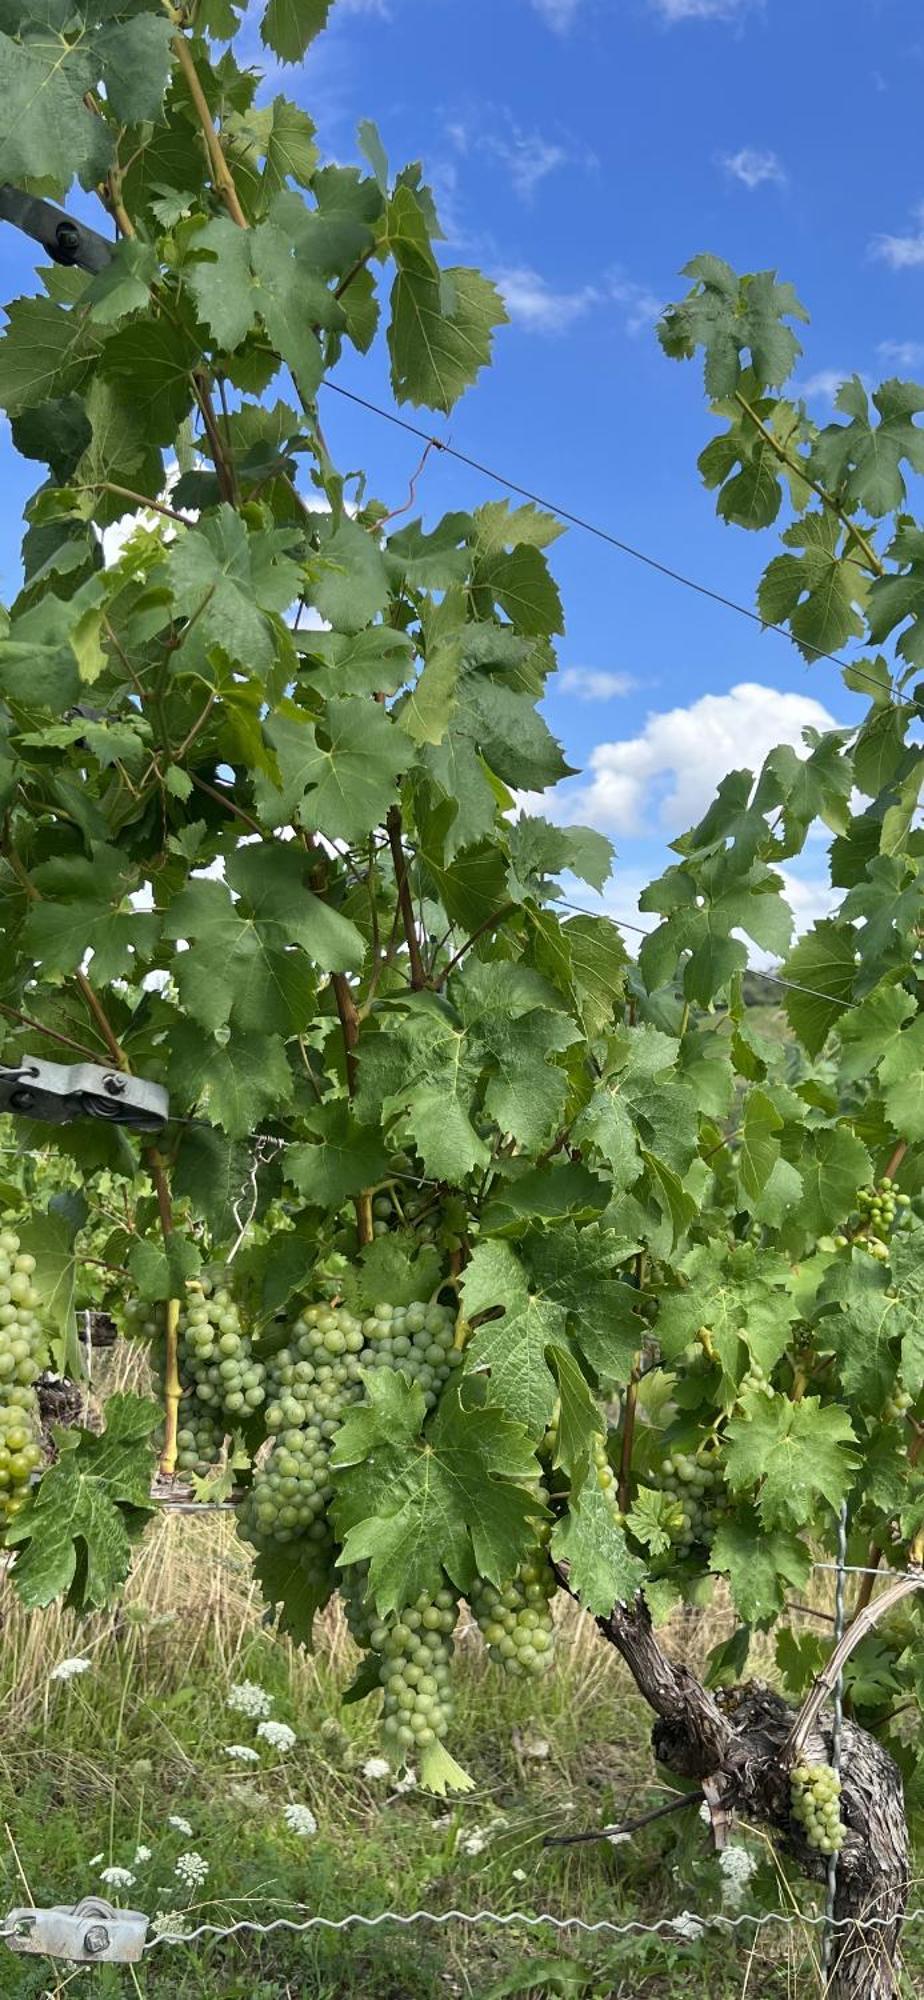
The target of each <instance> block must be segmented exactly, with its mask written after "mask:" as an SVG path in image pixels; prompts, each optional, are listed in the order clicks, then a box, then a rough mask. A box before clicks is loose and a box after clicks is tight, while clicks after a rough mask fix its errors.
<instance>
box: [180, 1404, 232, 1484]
mask: <svg viewBox="0 0 924 2000" xmlns="http://www.w3.org/2000/svg"><path fill="white" fill-rule="evenodd" d="M224 1445H225V1427H224V1423H223V1422H222V1420H221V1418H219V1417H214V1416H213V1415H212V1414H211V1412H210V1411H209V1410H207V1409H205V1408H204V1407H203V1405H202V1404H201V1403H198V1402H197V1401H196V1398H195V1396H194V1395H188V1394H187V1395H185V1396H181V1398H180V1407H179V1412H178V1415H177V1434H176V1464H177V1471H178V1472H194V1473H195V1474H196V1476H197V1477H198V1478H199V1479H205V1478H206V1477H207V1475H208V1473H210V1472H211V1471H213V1470H214V1467H215V1466H216V1465H219V1464H220V1463H221V1455H222V1452H223V1451H224Z"/></svg>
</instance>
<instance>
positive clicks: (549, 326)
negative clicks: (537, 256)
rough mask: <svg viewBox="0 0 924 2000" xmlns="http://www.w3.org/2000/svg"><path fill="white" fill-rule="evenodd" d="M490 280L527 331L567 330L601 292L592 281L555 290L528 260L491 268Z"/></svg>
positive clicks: (514, 316) (564, 331) (559, 331)
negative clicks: (503, 268)
mask: <svg viewBox="0 0 924 2000" xmlns="http://www.w3.org/2000/svg"><path fill="white" fill-rule="evenodd" d="M494 281H495V284H496V285H497V286H498V287H499V289H500V291H501V293H502V294H503V299H504V304H505V305H506V307H507V311H508V312H509V314H510V317H511V319H512V320H513V322H514V324H515V325H517V326H521V327H523V328H525V330H526V332H527V333H567V331H568V329H569V327H572V326H573V325H574V323H575V321H576V320H579V319H583V318H584V315H585V313H588V312H589V311H590V308H591V306H594V305H598V304H599V302H600V296H601V295H600V293H599V292H598V290H597V288H596V286H595V285H582V286H581V287H580V288H579V289H578V290H577V291H573V292H568V291H563V292H557V291H555V290H554V288H553V287H552V286H551V285H550V284H549V283H548V281H547V280H546V279H545V278H543V277H542V275H541V273H540V272H539V271H534V270H532V269H531V268H530V266H529V265H528V264H515V265H512V266H511V267H510V268H509V269H507V270H502V271H495V272H494Z"/></svg>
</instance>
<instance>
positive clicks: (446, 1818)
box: [430, 1812, 452, 1833]
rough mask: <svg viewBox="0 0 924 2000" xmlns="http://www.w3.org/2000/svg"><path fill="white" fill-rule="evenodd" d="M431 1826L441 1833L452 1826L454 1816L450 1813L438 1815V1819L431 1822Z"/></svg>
mask: <svg viewBox="0 0 924 2000" xmlns="http://www.w3.org/2000/svg"><path fill="white" fill-rule="evenodd" d="M430 1825H431V1826H432V1827H435V1828H436V1830H437V1832H438V1833H441V1832H442V1830H443V1828H444V1827H447V1826H451V1825H452V1814H451V1812H450V1813H437V1816H436V1818H435V1819H433V1820H431V1821H430Z"/></svg>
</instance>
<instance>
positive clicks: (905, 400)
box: [811, 375, 924, 515]
mask: <svg viewBox="0 0 924 2000" xmlns="http://www.w3.org/2000/svg"><path fill="white" fill-rule="evenodd" d="M872 402H873V407H874V408H875V410H876V412H877V415H878V416H879V419H880V421H879V423H878V424H875V425H873V424H871V423H870V420H869V405H870V399H869V397H868V395H867V392H866V390H865V388H864V386H863V383H862V382H861V380H860V377H859V375H852V376H851V377H850V379H849V381H847V382H842V384H841V387H840V388H839V390H838V392H837V395H836V396H835V399H834V407H835V409H836V410H839V411H841V412H842V413H843V414H844V415H845V416H847V417H849V418H850V422H849V423H846V424H836V423H832V424H827V425H826V426H825V428H824V430H822V431H820V432H819V434H818V436H817V438H816V439H815V443H814V446H813V448H812V460H811V463H812V470H813V473H814V475H815V477H816V478H817V479H819V480H820V481H821V483H822V484H823V485H825V486H827V487H828V488H829V489H830V490H831V491H836V492H837V493H838V494H839V495H840V494H842V495H843V497H844V499H845V500H846V502H847V503H848V505H850V504H851V503H852V504H853V505H854V506H857V507H864V508H865V509H866V512H867V513H868V514H873V515H882V514H891V513H894V512H895V510H896V509H897V508H899V507H901V506H902V505H903V503H904V500H905V494H906V488H905V481H904V478H903V477H902V473H901V466H902V464H903V463H905V464H907V465H909V466H910V467H911V469H912V471H913V472H924V431H922V430H921V429H920V428H919V426H918V425H917V424H916V423H915V422H914V418H915V417H916V416H918V415H919V414H920V412H921V411H922V410H924V389H922V388H920V387H919V386H918V384H917V383H916V382H898V381H895V380H893V381H890V382H883V384H882V386H881V388H879V389H874V390H873V395H872Z"/></svg>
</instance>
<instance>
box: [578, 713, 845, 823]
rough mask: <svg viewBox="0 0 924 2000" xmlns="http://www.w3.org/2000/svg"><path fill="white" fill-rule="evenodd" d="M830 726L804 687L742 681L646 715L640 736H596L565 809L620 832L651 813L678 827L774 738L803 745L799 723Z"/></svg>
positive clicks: (760, 756) (756, 762)
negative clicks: (794, 690) (581, 780)
mask: <svg viewBox="0 0 924 2000" xmlns="http://www.w3.org/2000/svg"><path fill="white" fill-rule="evenodd" d="M836 726H837V725H836V724H835V722H834V718H833V717H832V716H831V715H829V714H828V711H827V709H825V708H823V707H822V705H821V702H818V701H814V700H812V698H811V697H810V696H808V695H802V694H781V693H779V692H778V691H777V690H776V689H775V688H769V687H763V686H761V685H760V683H759V682H755V681H742V682H740V683H739V685H738V686H737V687H733V688H732V689H731V690H730V691H729V693H728V694H722V695H714V694H706V695H701V696H700V698H699V699H698V700H697V701H694V702H691V703H690V706H689V707H688V708H673V709H668V710H667V711H665V712H661V713H655V714H653V715H649V717H648V719H647V721H646V723H645V726H644V729H643V730H642V731H641V732H640V734H639V735H638V736H631V737H626V738H625V739H623V741H621V742H615V743H598V745H597V747H596V749H595V750H594V751H593V752H592V754H591V757H590V760H589V779H588V782H587V783H585V784H584V785H582V786H581V787H580V789H579V790H578V792H577V793H576V794H575V793H572V794H571V797H570V798H569V800H568V814H569V817H570V818H574V819H582V820H586V821H588V822H589V823H590V824H591V825H594V826H598V827H601V828H603V829H604V830H605V831H607V832H617V833H623V834H638V833H639V832H640V831H641V830H642V829H643V828H644V827H646V826H648V827H650V826H651V824H652V821H653V820H656V821H657V822H658V823H659V824H660V825H661V827H663V828H664V830H665V831H666V832H668V833H670V834H677V833H679V832H681V831H682V830H683V829H684V828H685V827H688V826H691V825H693V824H694V823H695V822H696V821H697V820H698V819H699V818H701V816H702V814H703V813H704V812H705V810H706V807H707V806H708V804H709V802H710V800H711V799H712V797H713V795H714V793H715V790H716V786H717V785H718V784H719V782H720V780H721V779H722V778H723V777H724V776H725V774H726V772H728V771H731V770H735V769H738V768H740V767H741V766H745V767H746V768H747V769H748V770H750V771H757V770H759V768H760V766H761V764H762V763H763V760H764V758H765V757H766V755H767V753H768V751H770V750H772V749H773V746H774V744H777V743H790V744H791V745H792V747H793V749H794V750H796V751H802V750H803V747H804V746H803V743H802V731H803V730H804V729H807V728H815V729H833V728H835V727H836Z"/></svg>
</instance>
